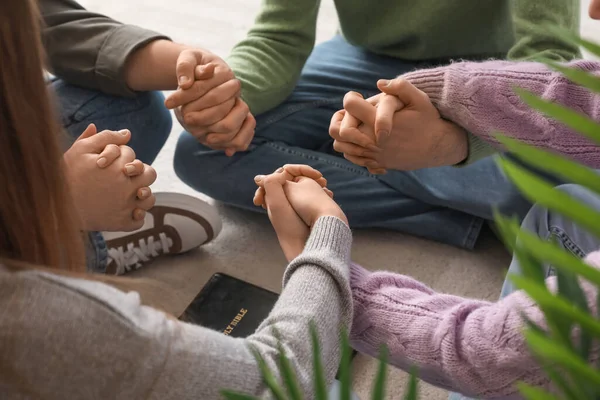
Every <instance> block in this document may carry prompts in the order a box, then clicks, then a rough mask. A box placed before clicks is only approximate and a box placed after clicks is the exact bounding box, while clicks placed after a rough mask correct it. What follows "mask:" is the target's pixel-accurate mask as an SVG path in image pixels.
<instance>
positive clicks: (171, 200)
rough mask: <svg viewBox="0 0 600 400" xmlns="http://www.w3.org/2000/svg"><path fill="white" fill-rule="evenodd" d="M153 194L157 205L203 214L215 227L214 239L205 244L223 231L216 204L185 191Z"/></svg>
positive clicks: (213, 227)
mask: <svg viewBox="0 0 600 400" xmlns="http://www.w3.org/2000/svg"><path fill="white" fill-rule="evenodd" d="M153 194H154V196H155V197H156V204H155V205H154V206H155V207H157V206H163V207H175V208H181V209H182V210H186V211H188V212H191V213H194V214H198V215H200V216H202V218H204V219H205V220H206V221H207V222H208V223H209V224H210V226H211V227H212V229H213V237H212V239H211V240H208V241H206V242H205V243H203V244H206V243H209V242H211V241H213V240H214V239H215V238H216V237H217V236H219V233H221V230H222V229H223V221H222V220H221V217H220V216H219V213H218V212H217V210H216V208H215V207H214V206H212V205H210V204H208V203H207V202H205V201H204V200H200V199H198V198H196V197H193V196H189V195H187V194H183V193H171V192H156V193H153Z"/></svg>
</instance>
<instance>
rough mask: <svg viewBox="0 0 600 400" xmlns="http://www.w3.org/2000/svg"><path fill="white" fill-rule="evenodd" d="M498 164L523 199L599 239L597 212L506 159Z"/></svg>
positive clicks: (599, 217)
mask: <svg viewBox="0 0 600 400" xmlns="http://www.w3.org/2000/svg"><path fill="white" fill-rule="evenodd" d="M498 162H499V163H500V166H501V167H502V169H503V170H504V172H505V173H506V175H507V176H508V177H509V178H510V179H511V180H512V181H513V183H514V184H515V185H516V186H517V187H518V188H519V190H520V191H521V192H522V193H523V195H524V196H525V197H527V198H528V199H530V200H531V201H533V202H536V203H538V204H539V205H542V206H545V207H547V208H548V209H550V210H552V211H554V212H559V213H560V214H562V215H564V216H566V217H568V218H570V219H572V220H573V221H574V222H576V223H578V224H579V225H580V226H581V227H582V228H585V229H587V230H588V231H589V232H590V233H592V234H594V235H596V236H598V237H600V224H598V221H600V213H599V212H598V211H596V210H595V209H593V208H592V207H590V206H588V205H586V204H583V203H581V202H580V201H578V200H577V199H575V198H573V197H571V196H570V195H569V194H568V193H565V192H563V191H561V190H558V189H555V187H554V186H553V185H551V184H549V183H548V182H546V181H544V180H543V179H541V178H539V177H538V176H536V175H535V174H534V173H532V172H529V171H527V170H525V169H524V168H522V167H520V166H518V165H517V164H515V163H514V162H512V161H510V160H508V159H506V158H503V159H500V160H499V161H498Z"/></svg>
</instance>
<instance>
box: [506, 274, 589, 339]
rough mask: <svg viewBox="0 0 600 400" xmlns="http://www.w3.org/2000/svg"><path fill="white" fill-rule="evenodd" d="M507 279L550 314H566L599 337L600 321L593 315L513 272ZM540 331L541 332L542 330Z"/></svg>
mask: <svg viewBox="0 0 600 400" xmlns="http://www.w3.org/2000/svg"><path fill="white" fill-rule="evenodd" d="M509 279H510V280H512V281H513V282H514V284H515V286H516V287H518V288H519V289H521V290H524V291H525V292H526V293H527V295H528V296H529V297H531V298H532V299H533V300H534V301H535V302H536V303H537V304H538V305H539V306H540V308H543V309H548V310H551V312H550V313H551V314H555V313H557V314H558V313H560V314H562V315H564V316H568V317H569V318H570V319H571V321H574V322H576V323H577V324H578V325H580V326H581V327H582V328H583V329H585V330H586V331H588V333H589V334H591V335H593V336H594V337H599V338H600V321H598V320H597V319H596V318H594V316H593V315H590V314H589V313H586V312H584V311H581V310H580V309H578V308H577V307H576V306H575V305H573V303H571V302H570V301H569V300H567V299H565V298H563V297H560V296H555V295H553V294H552V293H550V292H549V291H548V289H547V288H546V287H545V286H544V287H542V286H541V285H540V284H539V283H538V282H535V281H532V280H530V279H528V278H525V277H523V276H521V275H515V274H511V275H509ZM538 328H539V327H538ZM538 330H541V329H538ZM541 331H542V332H543V330H541Z"/></svg>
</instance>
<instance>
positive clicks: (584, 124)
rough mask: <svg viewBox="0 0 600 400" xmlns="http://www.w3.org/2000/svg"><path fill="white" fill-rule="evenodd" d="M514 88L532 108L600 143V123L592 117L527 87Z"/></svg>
mask: <svg viewBox="0 0 600 400" xmlns="http://www.w3.org/2000/svg"><path fill="white" fill-rule="evenodd" d="M514 90H515V92H516V93H517V94H518V95H519V97H520V98H521V99H522V100H523V101H524V102H525V103H526V104H527V105H529V106H530V107H531V108H534V109H536V110H538V111H541V112H542V113H544V114H546V115H547V116H549V117H551V118H552V119H555V120H557V121H559V122H561V123H563V124H564V125H566V126H568V127H569V128H571V129H573V130H575V131H577V132H579V133H581V134H583V135H584V136H586V137H588V138H589V139H592V140H593V141H595V142H597V143H600V125H598V123H596V122H595V121H594V120H593V119H591V118H590V117H588V116H586V115H583V114H580V113H578V112H577V111H573V110H571V109H570V108H567V107H563V106H561V105H559V104H556V103H554V102H552V101H548V100H544V99H541V98H540V97H538V96H537V95H535V94H534V93H532V92H530V91H527V90H525V89H520V88H515V89H514Z"/></svg>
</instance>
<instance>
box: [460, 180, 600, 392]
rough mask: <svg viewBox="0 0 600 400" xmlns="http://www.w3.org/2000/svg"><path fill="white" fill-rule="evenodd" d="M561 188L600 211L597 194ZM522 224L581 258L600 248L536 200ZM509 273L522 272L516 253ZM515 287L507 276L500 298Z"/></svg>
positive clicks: (573, 187) (591, 237) (549, 272)
mask: <svg viewBox="0 0 600 400" xmlns="http://www.w3.org/2000/svg"><path fill="white" fill-rule="evenodd" d="M559 188H560V189H561V190H563V191H565V192H567V193H569V194H570V195H571V196H572V197H574V198H576V199H578V200H579V201H581V202H583V203H585V204H587V205H589V206H590V207H592V208H594V209H596V210H598V211H600V197H599V196H598V195H596V194H594V193H592V192H590V191H588V190H587V189H584V188H582V187H581V186H578V185H572V184H569V185H562V186H560V187H559ZM521 228H523V229H525V230H528V231H530V232H533V233H535V234H536V235H538V236H539V237H540V238H542V239H546V240H550V239H553V240H554V241H555V242H556V243H558V244H560V245H561V246H562V247H563V248H564V249H566V250H568V251H570V252H571V253H573V254H574V255H576V256H577V257H580V258H584V257H585V256H586V255H588V254H589V253H591V252H593V251H596V250H600V238H597V237H595V236H594V235H592V234H590V233H588V232H587V231H585V230H583V229H582V228H580V227H579V226H577V225H576V224H574V223H573V222H572V221H571V220H569V219H568V218H566V217H564V216H562V215H560V214H556V213H553V212H550V211H548V209H546V208H544V207H541V206H539V205H537V204H536V205H535V206H533V207H532V208H531V211H529V213H528V214H527V216H526V217H525V219H524V220H523V223H522V224H521ZM508 273H509V274H520V273H521V267H520V266H519V261H518V260H517V258H516V257H513V259H512V262H511V263H510V267H509V269H508ZM552 275H554V269H553V268H552V266H551V265H548V266H547V267H546V276H552ZM516 290H517V289H516V288H515V286H514V284H513V283H512V281H511V280H509V279H508V278H507V279H506V280H505V281H504V285H503V286H502V293H501V294H500V298H503V297H506V296H508V295H509V294H511V293H512V292H514V291H516ZM450 400H473V399H471V398H467V397H464V396H463V395H461V394H458V393H452V394H450Z"/></svg>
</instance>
